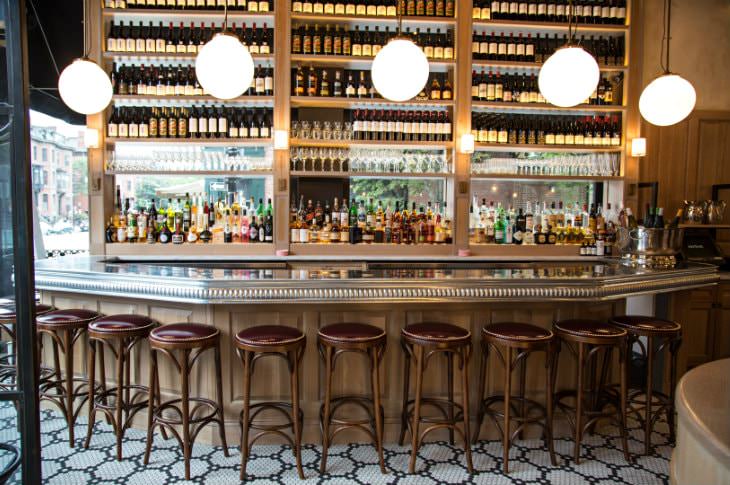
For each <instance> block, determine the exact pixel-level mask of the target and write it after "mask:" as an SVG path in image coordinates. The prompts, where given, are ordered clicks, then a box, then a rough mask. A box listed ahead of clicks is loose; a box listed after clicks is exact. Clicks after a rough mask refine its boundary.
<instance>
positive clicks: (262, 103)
mask: <svg viewBox="0 0 730 485" xmlns="http://www.w3.org/2000/svg"><path fill="white" fill-rule="evenodd" d="M276 7H277V8H276V11H271V12H240V11H230V12H229V14H228V21H229V24H230V23H233V22H236V23H237V24H238V25H241V24H242V23H244V22H246V23H247V26H251V24H253V23H254V22H255V23H256V24H257V26H258V27H262V26H263V24H264V23H267V24H268V26H269V27H270V28H273V32H274V34H273V35H274V39H273V46H272V47H273V49H274V53H273V54H270V55H254V56H253V57H254V62H255V63H256V64H257V65H258V64H263V65H265V66H266V65H270V66H272V67H274V92H275V93H276V95H275V96H263V97H261V96H242V97H240V98H236V99H234V100H228V101H221V100H217V99H215V98H213V97H210V96H115V97H114V99H113V102H114V104H115V105H120V106H123V105H131V106H134V105H151V106H155V105H171V106H182V105H193V104H195V105H198V104H212V105H216V106H221V105H223V106H236V107H267V108H273V122H274V130H287V131H288V130H289V129H290V127H291V117H292V108H296V109H299V108H302V109H307V110H316V109H329V110H331V111H330V113H329V114H328V115H327V116H334V117H335V118H336V117H337V115H336V113H335V114H333V113H332V111H334V110H347V109H356V108H365V109H375V108H377V109H380V108H381V107H382V109H404V110H448V112H449V114H450V116H451V122H452V125H453V130H452V133H453V140H454V141H449V142H380V141H357V140H302V139H296V138H292V139H290V140H289V146H290V147H292V148H298V147H312V148H320V147H322V148H326V147H333V148H349V147H353V148H365V149H373V150H377V149H404V150H417V149H422V150H439V151H443V152H444V154H445V156H446V157H447V158H448V159H449V163H450V166H452V167H453V169H452V173H438V174H431V173H427V174H420V173H364V172H346V173H343V172H339V173H335V172H323V173H319V172H318V173H313V172H294V171H291V172H290V170H289V166H290V164H289V157H290V151H289V150H288V149H286V150H274V147H273V140H272V139H269V138H267V139H233V140H227V139H217V138H213V139H159V138H155V139H152V138H146V139H140V138H136V139H131V138H125V139H119V138H105V137H104V135H103V134H104V133H106V129H105V126H106V120H108V118H109V115H110V113H109V112H107V113H103V114H100V115H94V116H91V117H89V118H88V120H89V121H88V125H89V126H90V127H92V128H96V129H98V130H99V131H100V133H101V134H102V137H101V142H102V144H101V147H100V149H98V150H94V149H92V150H90V154H89V160H90V163H89V167H90V168H89V170H90V180H97V179H98V180H99V183H98V184H97V183H96V182H94V183H93V184H92V186H93V187H96V188H95V189H94V191H93V193H92V194H91V195H92V208H91V214H90V217H91V221H92V222H91V223H92V236H91V238H92V241H91V243H92V244H91V248H92V253H94V254H100V253H104V254H107V255H110V256H113V255H128V256H130V255H150V256H153V257H155V256H159V257H164V256H170V255H173V256H180V257H197V256H202V255H210V254H212V253H215V254H220V255H223V256H228V257H245V256H247V255H251V256H253V255H263V256H266V255H273V254H275V252H276V250H279V249H289V250H290V252H291V254H302V255H305V254H306V255H322V254H339V255H352V256H364V257H367V256H368V255H383V254H392V255H394V256H398V255H412V256H421V255H426V256H429V255H430V256H439V255H441V256H447V255H456V254H457V253H458V249H460V248H461V249H464V248H467V247H469V248H471V250H472V254H474V255H484V256H494V257H524V258H529V257H531V256H538V257H543V256H544V257H551V256H556V257H573V256H577V254H578V248H577V247H574V246H529V247H527V246H502V245H499V246H498V245H470V244H469V240H468V233H469V228H468V224H469V214H468V210H469V203H470V199H471V195H472V193H471V187H470V184H471V181H472V179H473V180H479V179H496V180H500V179H501V180H516V181H520V180H525V181H533V180H534V181H540V180H543V181H559V180H565V181H585V182H600V183H605V184H607V185H609V186H610V187H611V189H610V193H612V194H619V195H618V197H620V198H622V199H625V198H626V196H625V195H624V194H623V187H624V185H625V184H628V183H635V182H636V181H637V180H638V169H637V168H636V164H637V163H638V162H637V161H636V160H635V159H631V157H629V156H628V155H627V154H626V149H625V146H626V143H627V141H628V140H630V138H631V137H634V136H638V135H639V128H638V127H639V117H638V111H637V110H636V109H635V108H634V106H637V104H638V93H639V92H640V90H641V86H640V85H639V83H638V82H637V81H635V80H634V77H633V76H632V75H631V73H632V72H638V71H637V69H638V68H637V67H636V66H635V65H634V64H633V62H634V57H635V56H636V55H638V54H637V52H639V51H637V50H636V49H635V48H634V47H632V44H631V42H630V41H631V36H632V33H633V31H634V28H633V26H634V25H640V23H641V21H642V20H641V18H640V17H639V15H640V12H641V9H640V8H637V6H636V2H634V1H633V0H629V1H628V5H627V12H628V13H627V19H629V21H630V24H631V25H584V24H579V33H585V34H586V35H603V36H604V37H607V36H611V37H614V36H619V35H622V36H624V37H625V46H626V52H625V59H626V61H625V65H622V66H600V68H601V71H602V72H604V73H623V76H624V81H623V85H624V93H623V106H600V105H595V106H594V105H587V106H586V105H580V106H576V107H572V108H557V107H554V106H549V105H547V104H535V103H533V104H529V103H496V102H481V101H474V100H472V99H471V73H472V70H474V69H476V70H477V71H481V69H482V68H484V69H485V70H489V69H491V70H500V71H501V72H505V71H506V72H524V71H528V72H534V73H535V74H536V73H537V71H538V70H539V68H540V67H541V64H539V63H534V62H511V61H501V60H479V59H472V58H471V36H472V32H473V31H474V30H477V32H480V33H481V32H482V31H492V30H494V31H496V32H505V34H509V33H515V34H518V33H542V34H546V33H547V34H550V36H551V37H552V35H553V34H558V35H559V36H560V35H561V34H562V33H564V32H567V25H566V24H565V23H551V22H525V21H510V20H489V21H481V20H476V21H475V20H472V18H471V7H472V2H471V1H470V0H457V2H456V12H455V16H454V17H453V18H444V17H408V16H407V17H404V18H403V24H404V26H405V27H409V28H411V30H412V31H413V30H415V29H417V28H420V29H421V31H422V32H423V31H424V30H425V29H426V28H430V29H431V31H432V32H435V29H438V28H440V29H441V32H442V33H444V32H447V31H452V33H453V39H454V42H455V45H454V55H455V57H456V59H458V62H457V61H456V60H443V61H435V60H431V61H430V70H431V72H435V73H446V74H447V75H448V79H449V80H450V81H451V83H452V86H453V92H454V99H453V100H438V101H431V100H424V101H409V102H405V103H393V102H390V101H387V100H384V99H360V98H321V97H306V96H292V95H291V92H292V91H291V90H292V76H293V70H294V69H295V68H296V67H297V66H302V67H308V66H310V65H311V66H314V67H323V68H335V67H338V68H342V69H365V70H369V69H370V68H371V65H372V61H373V58H366V57H352V56H325V55H294V54H292V53H291V52H290V49H291V29H292V28H295V27H297V26H299V25H305V24H308V25H315V24H316V25H324V24H336V25H340V26H355V25H359V26H363V25H364V26H371V27H370V29H371V31H372V30H373V27H372V26H377V25H379V26H381V29H380V30H381V31H382V30H383V27H385V26H388V27H390V30H391V31H393V30H394V28H395V26H396V24H397V18H395V17H371V16H345V15H323V14H305V13H292V12H291V11H290V10H291V1H285V2H283V3H277V5H276ZM90 9H91V10H90V13H91V15H92V19H93V22H92V26H93V35H92V39H93V42H92V58H94V59H95V60H96V61H97V62H99V63H100V65H102V66H104V67H105V69H107V70H111V67H112V64H113V63H115V62H116V63H126V64H127V65H135V64H136V65H138V64H145V65H147V66H158V65H169V64H174V65H176V64H183V65H191V64H193V63H194V60H195V54H187V53H185V54H177V53H174V54H167V53H154V52H153V53H134V52H105V51H104V49H105V46H106V36H107V34H108V32H109V24H110V23H111V22H112V21H114V22H118V21H124V22H125V23H127V22H134V23H135V24H136V23H137V22H143V23H144V24H147V23H148V22H153V23H154V24H155V25H156V24H157V22H158V21H162V22H163V23H164V24H165V25H166V24H167V23H169V22H173V23H179V22H185V23H189V22H196V24H199V23H200V22H205V23H206V25H210V24H211V23H212V24H214V25H216V26H220V25H221V23H222V21H223V12H222V11H219V10H191V11H186V10H168V9H144V10H141V9H105V8H102V6H101V2H91V4H90ZM533 37H534V36H533ZM628 106H630V107H631V108H629V107H628ZM472 112H502V113H515V114H517V113H520V114H524V115H526V116H530V115H533V114H534V115H535V116H542V115H546V114H556V115H566V114H582V113H585V114H586V115H590V114H595V113H606V114H611V115H618V116H620V117H621V119H622V125H623V137H622V144H621V146H585V145H581V146H572V145H571V146H558V145H506V144H483V143H477V144H476V146H475V150H476V151H480V152H481V151H489V152H497V153H499V152H502V153H510V152H517V153H519V152H547V153H550V152H553V153H606V152H608V153H618V154H620V157H621V171H620V173H621V174H622V176H621V177H598V176H575V177H574V176H556V175H523V174H504V173H500V174H476V173H475V174H472V173H471V157H472V155H470V154H466V153H461V152H460V151H459V150H457V148H458V147H459V143H458V141H459V140H460V139H461V136H462V135H464V134H467V133H470V131H471V126H470V119H471V113H472ZM127 144H129V145H143V146H146V145H149V146H150V149H152V148H151V147H153V146H154V145H163V146H164V145H168V146H171V147H172V146H186V145H195V146H201V147H206V146H209V147H251V148H256V147H260V148H264V149H266V150H267V154H268V153H271V154H272V155H271V158H272V167H273V168H272V170H271V171H185V170H180V171H164V172H162V171H159V172H157V171H154V172H140V175H146V174H149V175H163V174H169V175H201V176H215V175H222V176H228V175H231V176H241V177H255V178H259V177H266V178H269V179H271V180H272V182H273V198H274V208H275V229H274V238H275V241H274V244H225V245H224V244H209V245H206V244H195V245H190V244H183V245H180V246H172V245H171V244H170V245H162V244H155V245H146V244H105V243H104V234H103V230H102V228H101V227H99V224H103V222H104V221H108V216H109V214H110V212H111V211H112V210H113V197H114V189H115V182H114V175H117V174H119V175H123V174H132V172H131V171H124V170H122V171H117V172H114V171H108V172H107V171H105V170H104V167H105V166H106V164H105V157H107V156H108V154H109V152H110V151H112V150H114V149H115V147H116V146H117V145H127ZM269 150H270V152H268V151H269ZM267 156H268V155H267ZM627 164H628V165H627ZM294 177H299V178H307V177H373V178H413V179H428V178H439V179H444V180H445V187H446V191H445V193H444V197H445V200H446V202H447V203H448V207H449V209H450V212H452V220H453V223H454V226H453V235H454V244H450V245H416V246H406V245H397V246H396V245H384V244H372V245H366V244H357V245H350V244H298V243H295V244H290V243H289V230H288V212H289V204H290V190H291V181H292V179H293V178H294ZM692 227H698V226H692ZM701 227H706V228H713V227H710V226H701ZM717 228H720V229H724V228H730V225H728V226H718V227H717ZM590 259H591V258H586V260H587V261H588V260H590Z"/></svg>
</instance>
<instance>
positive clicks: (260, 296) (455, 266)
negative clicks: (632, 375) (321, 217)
mask: <svg viewBox="0 0 730 485" xmlns="http://www.w3.org/2000/svg"><path fill="white" fill-rule="evenodd" d="M718 281H719V276H718V273H717V271H716V268H715V267H714V266H710V265H703V264H699V263H686V264H684V265H680V266H679V267H677V268H675V269H656V270H651V269H640V268H630V267H626V266H622V265H620V264H619V263H618V262H617V261H616V260H609V259H607V260H592V261H544V262H531V263H520V262H499V263H494V262H488V261H483V260H480V259H479V258H458V259H457V258H452V259H448V258H446V259H444V260H441V261H434V262H419V261H418V260H415V259H414V260H410V261H409V260H402V259H401V260H400V261H398V262H394V261H389V260H387V259H385V260H382V261H378V260H370V261H368V262H364V261H344V260H336V259H330V260H324V258H322V257H319V258H317V259H316V260H309V259H307V258H294V257H290V258H284V259H273V258H272V259H268V260H258V261H257V260H249V261H248V262H233V261H231V262H226V261H214V262H200V261H177V262H175V263H168V262H160V261H152V260H139V259H138V260H127V261H125V260H120V259H104V258H101V257H93V256H77V257H64V258H57V259H54V260H46V261H40V262H38V263H37V265H36V286H37V288H38V289H39V290H40V292H41V300H42V302H43V303H47V304H52V305H54V306H55V307H57V308H84V309H89V310H94V311H98V312H101V313H103V314H107V315H112V314H138V315H145V316H149V317H151V318H153V319H155V320H157V321H159V322H160V323H162V324H169V323H175V322H196V323H203V324H207V325H212V326H214V327H215V328H217V329H218V330H220V332H221V353H222V361H223V366H222V369H223V370H222V382H223V403H224V413H225V422H226V427H227V430H226V431H227V433H228V434H229V443H230V442H236V441H237V439H238V436H239V432H240V431H239V427H238V414H239V412H240V410H241V407H242V405H243V401H242V399H243V392H242V383H243V379H242V366H241V363H240V361H239V360H238V357H237V355H236V353H235V346H234V337H235V335H236V334H237V333H238V332H239V331H241V330H243V329H246V328H249V327H252V326H255V325H285V326H290V327H295V328H297V329H299V330H300V331H302V332H303V333H304V335H305V336H306V341H307V343H306V348H305V352H304V357H303V360H302V364H301V377H302V381H301V387H300V396H301V401H302V410H303V416H304V428H303V439H304V441H305V442H313V443H319V442H320V439H321V438H320V436H321V433H320V429H319V406H320V403H321V402H322V398H323V395H324V379H323V375H324V368H323V365H322V364H321V359H320V355H319V354H318V351H317V332H318V329H320V328H322V327H323V326H325V325H328V324H333V323H339V322H348V323H353V322H357V323H367V324H371V325H374V326H376V327H379V328H381V329H383V330H385V332H386V335H387V346H386V350H385V354H384V357H383V361H382V362H383V363H382V365H381V367H380V387H381V395H382V406H383V408H384V429H385V431H384V436H385V441H386V442H392V441H395V440H396V438H397V433H398V431H399V428H400V421H401V404H402V399H403V382H404V375H403V374H404V371H403V368H404V353H403V351H402V349H401V345H400V339H401V337H400V332H401V329H402V328H403V327H404V326H406V325H408V324H413V323H420V322H443V323H450V324H453V325H456V326H458V327H461V328H463V329H466V330H468V331H469V332H470V333H471V339H472V343H473V348H474V354H473V356H472V358H471V363H470V367H471V369H470V372H469V374H470V381H471V387H472V389H476V388H477V385H476V384H477V377H478V372H477V371H476V369H477V367H478V362H479V360H480V358H481V352H482V351H481V349H480V346H479V342H480V337H481V328H482V327H483V326H484V325H487V324H490V323H497V322H524V323H532V324H535V325H538V326H540V327H543V328H550V327H551V326H552V324H553V322H555V321H558V320H564V319H571V318H592V319H600V320H604V321H606V320H608V319H609V318H610V317H611V316H616V315H623V314H625V313H626V306H627V300H629V301H632V300H631V299H635V298H636V297H644V299H645V300H646V299H648V300H649V301H651V300H653V301H654V306H655V310H654V311H655V312H656V313H655V314H657V315H664V316H667V317H671V316H672V315H671V313H672V310H671V309H672V308H674V306H675V305H674V303H673V302H674V301H676V300H681V299H687V298H688V295H689V291H691V290H693V289H696V288H700V287H706V286H710V285H714V284H716V283H717V282H718ZM650 307H651V305H650ZM650 311H651V308H650ZM681 324H682V326H683V327H684V329H685V336H684V339H685V341H687V340H688V339H692V338H693V337H692V335H693V334H692V325H693V322H692V321H682V322H681ZM84 347H85V346H84ZM690 347H691V345H690ZM140 349H141V350H140V351H138V353H137V354H136V355H135V354H134V353H133V366H132V376H131V378H132V381H133V382H135V383H139V384H144V385H147V376H148V372H149V367H148V350H147V344H146V343H144V344H143V345H142V346H140ZM48 357H49V355H44V359H47V358H48ZM206 359H210V362H207V361H206ZM212 359H213V356H212V354H211V355H210V356H208V355H203V356H202V357H201V360H202V361H203V365H201V366H196V367H195V369H194V370H193V374H192V375H193V378H192V379H191V380H192V383H191V386H192V387H191V394H198V395H202V396H205V397H210V398H212V399H214V396H215V382H216V378H215V375H214V373H213V372H214V368H215V366H214V365H213V362H212ZM342 359H343V360H344V361H341V362H340V364H338V367H337V370H336V372H335V376H334V381H333V382H334V383H333V386H334V387H333V393H334V394H337V393H349V394H356V395H369V392H370V391H369V389H370V383H369V380H368V379H365V376H367V375H368V369H369V367H368V362H367V360H366V359H364V358H359V356H349V355H348V356H344V357H343V358H342ZM76 360H77V362H76V363H75V364H74V369H75V371H76V372H79V373H81V372H83V369H85V367H86V364H85V362H86V350H85V348H84V349H83V350H82V351H79V352H77V354H76ZM159 365H160V381H161V392H162V395H163V398H169V397H172V396H175V395H178V394H179V389H178V384H177V382H178V380H177V378H176V375H177V371H175V370H174V368H173V366H172V365H171V364H169V363H167V362H165V361H164V360H161V361H160V363H159ZM574 366H575V364H574V360H573V359H572V358H571V356H570V354H569V353H568V352H563V353H562V354H561V358H560V362H559V364H558V374H557V389H558V390H560V389H561V388H564V387H568V386H571V385H574V383H573V380H574V377H573V375H574V372H573V371H572V369H573V368H574ZM107 367H108V369H107V376H113V375H114V374H113V367H112V363H108V364H107ZM665 367H666V366H665ZM684 367H686V356H683V354H681V353H680V359H679V375H680V376H681V374H682V373H683V368H684ZM616 369H617V368H616ZM616 369H614V374H616V372H615V371H616ZM196 373H197V374H196ZM502 376H503V374H502V369H501V367H500V366H494V365H490V366H488V368H487V381H486V382H487V387H486V390H487V392H488V393H489V394H491V393H492V391H494V387H495V386H494V384H495V383H497V384H499V383H501V382H502V381H503V378H502ZM614 376H615V375H614ZM460 379H461V374H460V370H459V369H458V368H457V369H456V374H455V376H454V380H455V382H460ZM446 381H447V375H446V366H444V365H435V364H434V365H430V367H429V369H428V374H427V377H426V378H425V380H424V383H423V392H424V394H429V393H430V394H435V395H442V394H443V395H445V394H446V389H447V386H446ZM413 382H414V380H413V379H411V383H413ZM544 382H545V365H544V362H543V361H542V360H540V363H539V364H538V361H537V360H535V361H534V363H533V362H532V361H531V363H530V364H529V366H528V369H527V372H526V391H527V392H526V395H527V397H528V398H533V399H536V400H539V401H540V402H544V398H545V395H544V392H545V387H544ZM665 382H667V381H665ZM459 389H460V387H459V386H457V393H456V394H457V399H456V400H457V401H459V399H460V398H459V397H458V396H459V392H460V390H459ZM288 396H289V374H288V371H287V369H286V362H284V361H279V359H274V360H272V359H265V360H262V361H261V362H259V363H258V364H257V368H256V377H255V378H254V380H253V382H252V391H251V400H252V402H261V401H273V400H282V401H286V400H287V399H289V397H288ZM471 401H472V403H471V406H470V408H471V409H472V410H473V413H472V414H473V415H475V413H476V409H477V406H476V404H477V402H478V400H477V396H476V393H474V392H472V396H471ZM343 412H344V413H345V415H347V414H348V413H353V414H355V413H356V410H354V409H353V410H348V409H344V410H343ZM143 416H144V413H141V414H140V416H139V418H138V419H139V420H142V419H144V418H143ZM556 418H557V421H556V433H559V432H560V430H561V427H562V426H563V425H561V424H560V419H561V418H560V417H559V416H556ZM143 423H144V421H138V424H139V425H140V427H143ZM208 428H210V429H207V428H206V430H204V431H203V432H201V439H204V440H211V441H213V442H218V440H217V433H216V432H215V430H214V428H212V427H208ZM484 429H487V428H484ZM206 433H207V434H206ZM444 433H445V431H444ZM342 434H343V435H345V436H341V437H338V439H352V440H358V439H363V438H365V435H362V436H360V435H358V434H355V433H352V434H350V433H349V432H344V433H342ZM490 436H493V435H490Z"/></svg>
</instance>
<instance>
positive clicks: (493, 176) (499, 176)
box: [471, 173, 623, 182]
mask: <svg viewBox="0 0 730 485" xmlns="http://www.w3.org/2000/svg"><path fill="white" fill-rule="evenodd" d="M471 178H472V180H568V181H570V180H576V181H581V180H585V181H589V182H608V181H612V180H623V177H614V176H604V175H530V174H519V173H475V174H472V176H471Z"/></svg>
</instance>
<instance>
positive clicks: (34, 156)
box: [33, 145, 38, 162]
mask: <svg viewBox="0 0 730 485" xmlns="http://www.w3.org/2000/svg"><path fill="white" fill-rule="evenodd" d="M36 160H38V147H37V146H35V145H33V161H34V162H35V161H36Z"/></svg>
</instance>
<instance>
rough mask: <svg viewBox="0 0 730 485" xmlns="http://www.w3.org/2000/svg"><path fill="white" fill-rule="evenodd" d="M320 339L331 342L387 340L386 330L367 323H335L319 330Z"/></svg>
mask: <svg viewBox="0 0 730 485" xmlns="http://www.w3.org/2000/svg"><path fill="white" fill-rule="evenodd" d="M318 333H319V337H320V338H321V339H322V340H324V341H329V342H334V343H338V342H367V341H370V340H377V339H380V338H385V330H383V329H382V328H379V327H376V326H375V325H368V324H366V323H334V324H332V325H327V326H325V327H322V328H320V329H319V332H318Z"/></svg>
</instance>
